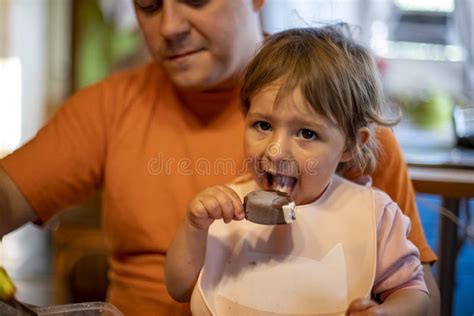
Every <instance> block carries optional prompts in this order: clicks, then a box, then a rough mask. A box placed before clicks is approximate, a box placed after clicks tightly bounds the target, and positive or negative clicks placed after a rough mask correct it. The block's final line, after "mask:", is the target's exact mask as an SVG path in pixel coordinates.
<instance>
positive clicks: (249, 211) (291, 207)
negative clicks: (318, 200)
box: [244, 190, 296, 225]
mask: <svg viewBox="0 0 474 316" xmlns="http://www.w3.org/2000/svg"><path fill="white" fill-rule="evenodd" d="M295 207H296V204H295V202H294V201H293V199H292V198H291V197H290V196H289V195H288V194H286V193H284V192H280V191H270V190H259V191H254V192H250V193H249V194H247V196H245V198H244V209H245V218H246V219H247V220H249V221H251V222H254V223H257V224H264V225H279V224H289V223H292V222H293V221H294V220H295V219H296V215H295Z"/></svg>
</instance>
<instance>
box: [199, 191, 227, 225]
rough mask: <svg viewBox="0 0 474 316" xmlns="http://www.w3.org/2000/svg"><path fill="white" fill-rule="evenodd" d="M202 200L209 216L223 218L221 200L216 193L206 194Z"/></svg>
mask: <svg viewBox="0 0 474 316" xmlns="http://www.w3.org/2000/svg"><path fill="white" fill-rule="evenodd" d="M200 201H201V203H202V205H203V206H204V208H205V209H206V212H207V215H208V217H209V218H212V219H221V218H222V217H223V216H222V215H223V214H222V209H221V204H220V201H219V200H218V198H217V197H216V195H215V194H210V195H206V196H205V197H203V198H202V199H200Z"/></svg>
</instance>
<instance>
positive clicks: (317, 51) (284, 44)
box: [241, 23, 397, 172]
mask: <svg viewBox="0 0 474 316" xmlns="http://www.w3.org/2000/svg"><path fill="white" fill-rule="evenodd" d="M349 31H350V30H349V27H348V25H347V24H345V23H339V24H335V25H330V26H324V27H319V28H300V29H290V30H286V31H283V32H280V33H276V34H274V35H272V36H269V37H268V38H267V39H266V41H265V43H264V45H263V47H261V49H260V50H259V51H258V53H257V55H256V56H255V58H254V59H253V60H252V61H251V63H250V64H249V65H248V67H247V69H246V71H245V74H244V77H243V84H242V88H241V98H242V104H243V110H244V114H247V112H248V110H249V108H250V104H251V102H250V101H251V98H252V97H253V96H254V95H255V94H257V93H258V92H259V91H261V90H262V89H263V88H264V87H266V86H267V85H269V84H271V83H273V82H275V81H276V80H278V79H283V84H282V87H281V89H280V92H279V95H281V94H285V95H288V94H290V93H292V92H293V91H294V90H295V89H296V88H300V89H301V92H302V94H303V96H304V97H305V99H306V100H307V101H308V103H309V104H310V105H311V106H312V108H313V109H314V110H315V111H316V112H317V113H319V114H321V115H323V116H325V117H326V118H328V119H329V120H330V121H332V123H334V124H336V125H338V126H341V129H342V131H343V132H344V134H345V136H346V137H347V143H346V146H348V148H350V150H351V151H352V154H353V159H352V161H350V162H348V163H346V164H344V166H340V167H343V168H339V171H342V170H341V169H346V168H356V169H358V170H360V171H365V172H372V171H373V170H374V169H375V164H376V152H377V142H376V139H375V135H374V126H373V125H374V123H376V124H380V125H385V126H392V125H394V124H395V123H396V122H397V121H389V120H386V119H384V118H383V116H382V104H383V102H384V98H383V92H382V88H381V85H380V80H379V78H378V72H377V68H376V65H375V62H374V60H373V58H372V56H371V54H370V53H369V51H368V50H367V49H366V48H364V47H363V46H361V45H359V44H357V43H356V42H355V41H354V40H353V39H352V37H351V36H350V32H349ZM362 127H367V128H369V130H370V136H369V140H368V141H367V142H366V144H365V145H363V146H360V145H359V142H358V132H359V129H360V128H362Z"/></svg>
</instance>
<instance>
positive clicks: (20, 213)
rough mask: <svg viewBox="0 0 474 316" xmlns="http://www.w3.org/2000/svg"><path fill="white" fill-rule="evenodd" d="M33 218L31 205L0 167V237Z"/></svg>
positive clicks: (33, 212) (34, 216)
mask: <svg viewBox="0 0 474 316" xmlns="http://www.w3.org/2000/svg"><path fill="white" fill-rule="evenodd" d="M35 219H36V214H35V211H34V210H33V208H32V207H31V205H30V204H29V203H28V201H27V200H26V198H25V197H24V196H23V194H22V193H21V192H20V190H18V188H17V186H16V185H15V183H13V181H12V180H11V179H10V177H9V176H8V175H7V173H6V172H5V170H3V169H2V168H1V167H0V238H1V237H3V236H4V235H5V234H7V233H9V232H11V231H13V230H15V229H17V228H18V227H20V226H21V225H23V224H26V223H27V222H29V221H33V220H35Z"/></svg>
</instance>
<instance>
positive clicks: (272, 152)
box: [265, 136, 291, 161]
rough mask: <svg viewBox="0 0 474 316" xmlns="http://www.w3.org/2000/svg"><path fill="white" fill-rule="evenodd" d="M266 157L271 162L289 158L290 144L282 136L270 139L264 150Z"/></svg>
mask: <svg viewBox="0 0 474 316" xmlns="http://www.w3.org/2000/svg"><path fill="white" fill-rule="evenodd" d="M265 153H266V156H267V157H268V158H269V159H270V160H273V161H277V160H287V159H289V158H291V150H290V144H289V143H288V140H287V139H286V138H285V137H283V136H276V137H272V139H271V141H270V142H269V143H268V145H267V148H266V152H265Z"/></svg>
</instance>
